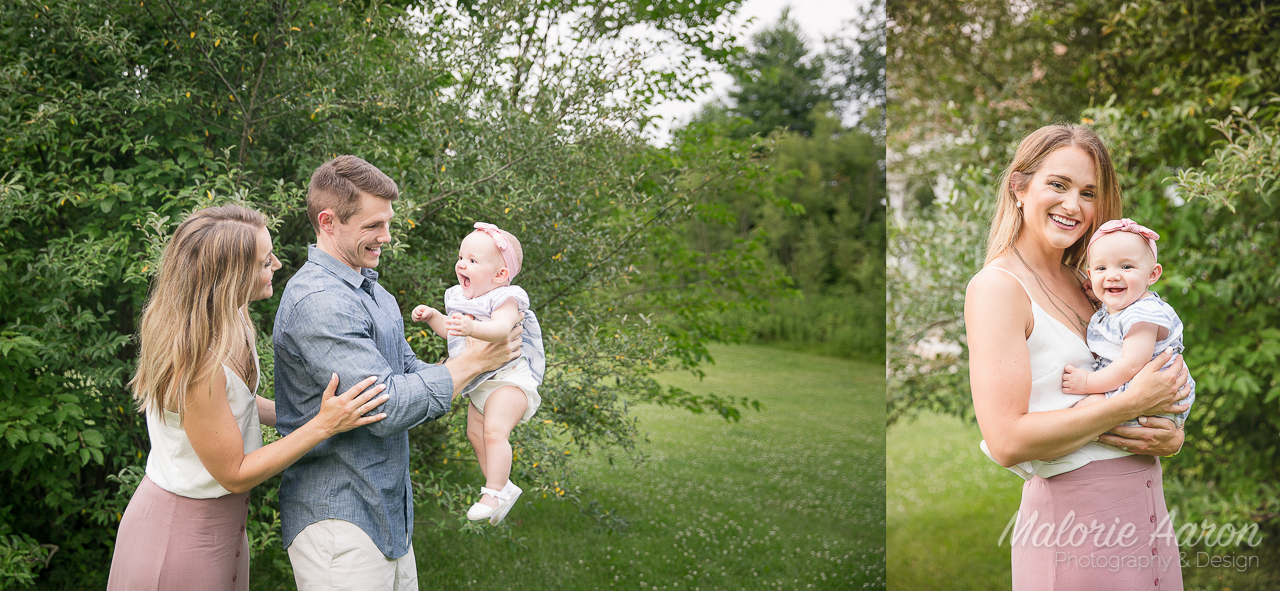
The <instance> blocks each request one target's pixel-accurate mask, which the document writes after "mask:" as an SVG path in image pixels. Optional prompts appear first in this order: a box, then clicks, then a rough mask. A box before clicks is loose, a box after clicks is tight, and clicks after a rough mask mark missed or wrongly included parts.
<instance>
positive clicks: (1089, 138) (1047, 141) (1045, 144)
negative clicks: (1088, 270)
mask: <svg viewBox="0 0 1280 591" xmlns="http://www.w3.org/2000/svg"><path fill="white" fill-rule="evenodd" d="M1067 146H1073V147H1076V148H1079V149H1081V150H1083V151H1084V152H1085V153H1086V154H1088V155H1089V156H1090V157H1092V158H1093V168H1094V174H1095V175H1097V182H1098V186H1097V189H1096V190H1095V197H1094V204H1095V215H1094V216H1093V221H1092V222H1091V223H1090V224H1089V227H1088V228H1087V229H1086V231H1085V233H1084V237H1083V238H1081V239H1080V240H1079V241H1077V242H1076V243H1075V244H1072V245H1071V246H1069V247H1067V250H1066V252H1065V253H1063V256H1062V263H1063V264H1064V265H1067V266H1069V267H1072V268H1076V269H1078V268H1080V267H1081V266H1083V265H1084V263H1085V251H1086V250H1087V248H1088V244H1087V242H1088V237H1089V236H1092V235H1093V233H1094V231H1095V230H1097V229H1098V226H1101V225H1102V224H1103V223H1104V222H1107V221H1110V220H1114V219H1117V218H1119V217H1120V215H1121V210H1122V204H1121V202H1120V197H1121V195H1120V183H1119V181H1117V180H1116V169H1115V166H1114V165H1113V164H1112V163H1111V154H1109V153H1108V152H1107V147H1106V145H1104V144H1103V143H1102V138H1099V137H1098V134H1096V133H1094V132H1093V130H1092V129H1089V128H1087V127H1076V126H1074V125H1046V126H1044V127H1041V128H1040V129H1037V130H1035V131H1033V132H1031V134H1030V135H1028V136H1027V137H1025V138H1023V139H1022V143H1020V144H1018V150H1017V152H1015V153H1014V155H1013V161H1012V162H1010V163H1009V167H1008V168H1006V169H1005V171H1004V172H1003V173H1001V175H1000V178H999V180H998V181H997V184H996V186H997V191H998V195H999V197H998V198H997V199H996V213H995V215H993V216H992V217H991V233H990V234H989V235H988V237H987V259H986V262H987V263H990V262H991V261H992V259H995V258H996V257H999V256H1001V255H1003V254H1005V253H1007V252H1009V251H1010V250H1012V249H1013V244H1014V242H1015V241H1017V239H1018V234H1019V232H1021V231H1022V210H1021V209H1019V208H1018V207H1017V201H1018V197H1017V195H1016V194H1015V193H1014V186H1013V185H1014V184H1017V190H1018V191H1022V190H1024V189H1026V188H1027V186H1028V185H1030V184H1031V177H1033V176H1035V173H1036V171H1038V170H1040V165H1041V164H1042V163H1043V162H1044V159H1045V158H1046V157H1047V156H1048V155H1049V154H1051V153H1053V152H1054V151H1055V150H1057V149H1058V148H1065V147H1067Z"/></svg>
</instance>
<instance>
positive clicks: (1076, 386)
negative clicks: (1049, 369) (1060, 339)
mask: <svg viewBox="0 0 1280 591" xmlns="http://www.w3.org/2000/svg"><path fill="white" fill-rule="evenodd" d="M1088 379H1089V371H1088V370H1084V369H1076V368H1075V367H1074V366H1071V365H1068V366H1067V367H1066V368H1065V369H1063V370H1062V393H1063V394H1088V393H1089V392H1088V391H1086V390H1085V387H1086V386H1085V383H1086V381H1087V380H1088Z"/></svg>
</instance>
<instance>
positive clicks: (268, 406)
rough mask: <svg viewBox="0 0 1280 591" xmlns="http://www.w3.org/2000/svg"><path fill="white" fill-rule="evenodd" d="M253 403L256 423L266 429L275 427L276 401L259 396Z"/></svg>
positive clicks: (224, 377)
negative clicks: (256, 409) (256, 405)
mask: <svg viewBox="0 0 1280 591" xmlns="http://www.w3.org/2000/svg"><path fill="white" fill-rule="evenodd" d="M225 379H226V376H223V380H225ZM254 402H256V403H257V404H258V422H259V423H261V424H263V425H266V426H268V427H274V426H276V401H274V400H268V399H266V398H263V397H261V396H259V397H258V398H257V400H255V401H254ZM228 408H229V407H228Z"/></svg>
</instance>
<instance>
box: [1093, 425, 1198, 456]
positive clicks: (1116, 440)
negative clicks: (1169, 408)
mask: <svg viewBox="0 0 1280 591" xmlns="http://www.w3.org/2000/svg"><path fill="white" fill-rule="evenodd" d="M1138 422H1140V423H1142V424H1143V425H1144V426H1142V427H1124V426H1116V427H1115V428H1113V429H1111V431H1108V432H1106V433H1103V434H1102V435H1100V436H1099V437H1098V441H1100V442H1102V443H1105V444H1107V445H1114V446H1116V447H1118V448H1120V449H1122V450H1124V451H1130V452H1133V453H1135V454H1139V455H1144V456H1171V455H1173V454H1175V453H1177V452H1178V450H1180V449H1182V441H1183V439H1184V438H1185V437H1186V434H1185V433H1183V432H1182V429H1179V428H1178V427H1177V425H1176V424H1175V423H1174V422H1173V421H1171V420H1169V419H1166V418H1164V417H1141V418H1139V419H1138Z"/></svg>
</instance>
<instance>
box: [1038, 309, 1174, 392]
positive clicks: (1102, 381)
mask: <svg viewBox="0 0 1280 591" xmlns="http://www.w3.org/2000/svg"><path fill="white" fill-rule="evenodd" d="M1159 330H1160V327H1158V326H1156V325H1154V324H1152V323H1150V322H1139V323H1137V324H1135V325H1133V327H1131V328H1130V329H1129V333H1128V334H1126V335H1124V341H1123V342H1122V343H1121V344H1120V358H1119V359H1116V360H1115V361H1113V362H1111V364H1110V365H1108V366H1106V367H1104V368H1102V369H1099V370H1098V371H1094V372H1090V371H1088V370H1086V369H1081V368H1076V367H1072V366H1070V365H1068V366H1067V368H1066V370H1065V371H1063V372H1062V391H1063V392H1065V393H1067V394H1104V393H1106V392H1110V391H1112V390H1115V389H1116V388H1119V387H1120V386H1123V385H1125V383H1126V382H1128V381H1129V380H1132V379H1133V376H1136V375H1138V370H1141V369H1142V366H1143V365H1146V364H1147V362H1148V361H1151V356H1152V355H1154V354H1155V352H1156V333H1157V332H1158V331H1159Z"/></svg>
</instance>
